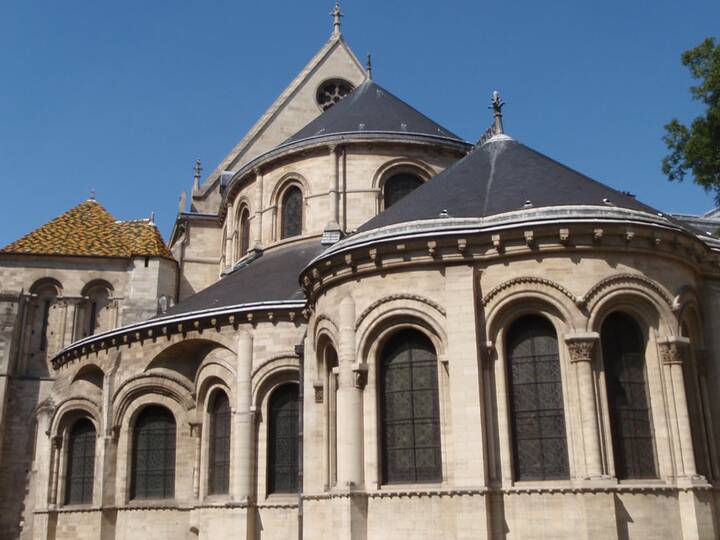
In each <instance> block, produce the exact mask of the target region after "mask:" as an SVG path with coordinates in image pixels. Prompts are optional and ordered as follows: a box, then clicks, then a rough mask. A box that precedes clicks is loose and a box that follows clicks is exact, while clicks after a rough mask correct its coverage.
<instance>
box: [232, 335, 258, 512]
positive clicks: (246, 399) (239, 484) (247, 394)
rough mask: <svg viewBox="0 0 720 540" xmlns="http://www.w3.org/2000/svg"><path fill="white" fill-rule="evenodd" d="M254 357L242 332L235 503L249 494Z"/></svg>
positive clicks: (235, 441)
mask: <svg viewBox="0 0 720 540" xmlns="http://www.w3.org/2000/svg"><path fill="white" fill-rule="evenodd" d="M252 358H253V338H252V336H251V335H250V334H249V333H248V332H247V331H245V330H242V331H241V332H240V337H239V338H238V354H237V368H236V370H237V371H236V373H237V375H236V380H235V383H236V389H237V396H236V402H235V415H234V418H235V422H234V424H235V425H234V426H233V427H234V428H235V436H234V439H235V440H234V447H235V475H234V493H235V498H236V500H238V501H245V500H247V499H248V498H249V497H250V495H251V492H252V486H251V482H252V477H253V475H252V472H253V463H252V461H253V460H252V447H253V440H252V433H253V425H254V422H255V416H254V413H253V411H252V393H251V387H250V374H251V369H252Z"/></svg>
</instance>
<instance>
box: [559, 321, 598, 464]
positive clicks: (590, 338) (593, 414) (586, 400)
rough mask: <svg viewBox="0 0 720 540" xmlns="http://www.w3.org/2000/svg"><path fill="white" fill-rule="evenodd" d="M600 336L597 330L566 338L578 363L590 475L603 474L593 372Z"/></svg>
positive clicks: (583, 425) (579, 391)
mask: <svg viewBox="0 0 720 540" xmlns="http://www.w3.org/2000/svg"><path fill="white" fill-rule="evenodd" d="M599 339H600V335H599V334H598V333H597V332H588V333H579V334H570V335H568V336H566V338H565V343H566V344H567V347H568V351H569V352H570V363H571V364H573V365H574V366H575V375H576V377H577V386H578V399H579V401H580V422H581V424H582V435H583V445H584V450H585V475H586V477H587V478H601V477H603V467H602V454H601V450H600V433H599V426H598V411H597V400H596V397H595V377H594V375H593V360H594V353H595V344H596V343H597V342H598V340H599Z"/></svg>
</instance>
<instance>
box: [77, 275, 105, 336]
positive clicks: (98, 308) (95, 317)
mask: <svg viewBox="0 0 720 540" xmlns="http://www.w3.org/2000/svg"><path fill="white" fill-rule="evenodd" d="M83 296H84V297H85V298H86V299H85V300H84V301H83V303H82V305H81V308H80V310H79V311H78V321H77V323H78V329H77V331H76V332H75V336H76V337H75V339H80V338H84V337H88V336H92V335H94V334H96V333H98V332H99V331H101V330H107V329H108V326H109V321H107V320H106V317H107V316H106V315H105V313H106V308H107V306H108V305H109V304H110V290H109V289H108V286H107V285H105V284H100V283H96V284H93V285H90V286H89V287H86V289H85V290H84V291H83Z"/></svg>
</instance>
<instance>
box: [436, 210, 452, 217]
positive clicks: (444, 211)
mask: <svg viewBox="0 0 720 540" xmlns="http://www.w3.org/2000/svg"><path fill="white" fill-rule="evenodd" d="M438 217H440V218H449V217H450V214H448V211H447V210H446V209H445V208H443V210H442V211H441V212H440V213H439V214H438Z"/></svg>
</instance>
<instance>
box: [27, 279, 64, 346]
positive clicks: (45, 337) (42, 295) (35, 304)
mask: <svg viewBox="0 0 720 540" xmlns="http://www.w3.org/2000/svg"><path fill="white" fill-rule="evenodd" d="M30 291H31V292H32V293H33V299H32V303H31V305H30V310H31V311H30V313H31V316H30V317H29V323H30V335H31V352H45V351H47V350H48V345H49V343H50V337H51V334H52V331H51V329H50V313H51V311H52V307H53V305H54V304H55V303H56V302H57V298H58V294H59V292H60V291H59V288H58V285H56V284H55V282H52V283H50V282H48V281H43V282H42V283H39V284H36V285H33V287H32V288H31V289H30Z"/></svg>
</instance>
